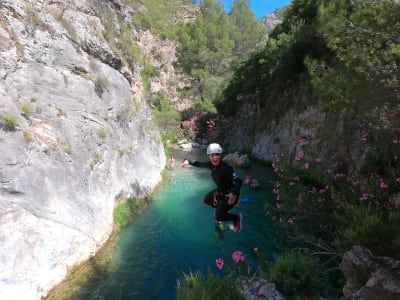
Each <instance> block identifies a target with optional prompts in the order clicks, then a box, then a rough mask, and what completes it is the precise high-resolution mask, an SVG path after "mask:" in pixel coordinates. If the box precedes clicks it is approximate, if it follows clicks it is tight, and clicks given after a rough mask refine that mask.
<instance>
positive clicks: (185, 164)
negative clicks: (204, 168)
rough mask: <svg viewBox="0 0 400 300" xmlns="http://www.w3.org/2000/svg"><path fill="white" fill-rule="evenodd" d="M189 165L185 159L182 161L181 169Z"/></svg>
mask: <svg viewBox="0 0 400 300" xmlns="http://www.w3.org/2000/svg"><path fill="white" fill-rule="evenodd" d="M188 165H189V161H188V160H187V159H184V160H183V162H182V163H181V168H184V167H186V166H188Z"/></svg>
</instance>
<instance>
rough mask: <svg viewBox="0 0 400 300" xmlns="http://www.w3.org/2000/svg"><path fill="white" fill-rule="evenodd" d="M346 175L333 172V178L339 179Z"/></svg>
mask: <svg viewBox="0 0 400 300" xmlns="http://www.w3.org/2000/svg"><path fill="white" fill-rule="evenodd" d="M345 177H346V174H343V173H336V174H335V179H341V178H345Z"/></svg>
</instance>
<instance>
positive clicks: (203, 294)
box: [176, 272, 243, 300]
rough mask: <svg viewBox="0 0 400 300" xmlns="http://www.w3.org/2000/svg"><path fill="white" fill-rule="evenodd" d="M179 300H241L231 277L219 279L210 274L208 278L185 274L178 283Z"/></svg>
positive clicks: (195, 274)
mask: <svg viewBox="0 0 400 300" xmlns="http://www.w3.org/2000/svg"><path fill="white" fill-rule="evenodd" d="M176 294H177V295H176V299H177V300H194V299H202V300H214V299H220V300H224V299H226V300H236V299H237V300H239V299H240V300H241V299H243V297H242V296H241V294H240V292H239V290H238V289H237V287H236V284H235V281H234V280H233V279H232V278H231V277H219V276H217V275H215V274H213V273H211V272H208V274H207V277H205V276H204V275H202V274H201V273H199V272H196V273H192V272H189V273H185V274H183V280H178V281H177V286H176Z"/></svg>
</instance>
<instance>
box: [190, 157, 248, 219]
mask: <svg viewBox="0 0 400 300" xmlns="http://www.w3.org/2000/svg"><path fill="white" fill-rule="evenodd" d="M189 164H190V165H192V166H195V167H199V168H207V169H209V170H211V177H212V179H213V180H214V182H215V184H216V185H217V188H216V189H214V190H212V191H210V192H208V193H207V194H206V195H205V196H204V203H205V204H207V205H211V206H212V207H216V210H215V218H216V219H217V221H221V222H227V221H232V222H233V223H235V222H236V219H237V216H236V215H232V214H230V213H229V211H230V210H231V209H232V207H234V206H235V205H236V203H237V201H238V200H239V194H240V188H241V187H242V180H241V179H240V177H239V176H238V175H237V174H236V172H235V171H234V170H233V168H232V167H231V166H230V165H228V164H227V163H226V162H224V161H222V160H221V162H220V164H219V165H218V166H216V167H215V166H214V165H213V164H212V163H211V162H200V161H196V160H189ZM229 192H231V193H233V194H235V195H237V200H236V203H234V204H231V205H230V204H228V197H227V195H228V194H229Z"/></svg>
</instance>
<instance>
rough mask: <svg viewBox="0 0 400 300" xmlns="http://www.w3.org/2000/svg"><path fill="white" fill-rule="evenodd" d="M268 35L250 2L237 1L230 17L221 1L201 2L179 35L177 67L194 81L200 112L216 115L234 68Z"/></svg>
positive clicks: (206, 0) (208, 0)
mask: <svg viewBox="0 0 400 300" xmlns="http://www.w3.org/2000/svg"><path fill="white" fill-rule="evenodd" d="M264 34H265V31H264V29H263V28H262V26H261V24H260V23H259V21H258V20H257V19H256V18H255V16H254V14H253V13H252V12H251V11H250V8H249V3H248V1H247V0H237V1H235V3H234V4H233V5H232V11H231V13H230V14H228V13H227V12H226V11H225V9H224V7H223V5H222V3H221V1H214V0H204V1H200V13H199V15H198V17H197V19H196V20H195V21H194V22H190V23H186V24H184V25H182V26H181V28H180V29H179V31H178V37H179V46H178V51H177V56H178V65H179V66H180V67H181V68H182V69H183V70H184V71H185V72H186V73H187V74H189V75H191V76H192V78H193V79H194V80H193V90H192V91H193V94H194V95H195V97H197V98H199V102H197V104H198V106H197V109H199V110H202V111H205V112H215V108H214V107H213V106H214V102H215V101H216V99H217V98H218V96H219V94H220V92H221V91H222V90H223V89H224V88H225V86H226V82H227V81H228V80H229V79H230V77H231V75H232V69H233V66H234V65H235V64H236V63H237V61H239V60H240V59H241V58H243V57H245V56H246V55H248V53H249V52H251V51H253V50H254V49H255V48H256V46H257V45H258V44H259V43H260V41H261V38H262V36H263V35H264Z"/></svg>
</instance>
